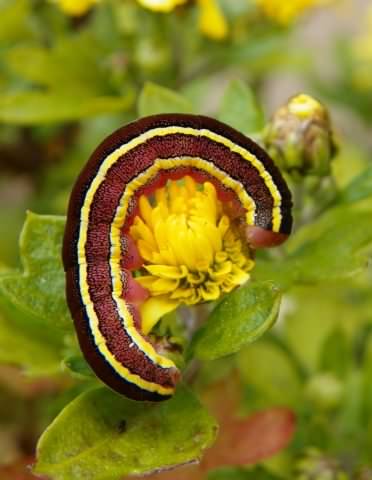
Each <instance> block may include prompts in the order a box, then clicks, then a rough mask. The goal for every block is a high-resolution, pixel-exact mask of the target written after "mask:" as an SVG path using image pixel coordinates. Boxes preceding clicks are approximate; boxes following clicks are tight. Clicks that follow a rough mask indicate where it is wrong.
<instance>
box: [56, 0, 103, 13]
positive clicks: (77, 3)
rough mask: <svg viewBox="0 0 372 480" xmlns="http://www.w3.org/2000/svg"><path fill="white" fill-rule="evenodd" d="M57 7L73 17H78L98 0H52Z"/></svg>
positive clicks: (98, 0)
mask: <svg viewBox="0 0 372 480" xmlns="http://www.w3.org/2000/svg"><path fill="white" fill-rule="evenodd" d="M54 2H55V3H57V4H58V6H59V8H60V9H61V10H62V11H63V12H64V13H66V14H67V15H71V16H74V17H79V16H81V15H84V14H85V13H87V12H88V11H89V10H90V9H91V8H92V7H93V6H94V5H95V4H96V3H98V2H100V0H54Z"/></svg>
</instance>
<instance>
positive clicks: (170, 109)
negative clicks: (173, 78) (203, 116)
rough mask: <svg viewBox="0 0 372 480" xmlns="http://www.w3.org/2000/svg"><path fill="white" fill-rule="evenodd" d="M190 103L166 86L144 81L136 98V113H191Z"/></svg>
mask: <svg viewBox="0 0 372 480" xmlns="http://www.w3.org/2000/svg"><path fill="white" fill-rule="evenodd" d="M192 112H193V106H192V104H191V103H190V102H189V101H188V100H187V99H186V98H184V97H182V96H181V95H179V94H178V93H176V92H173V91H172V90H169V89H168V88H164V87H160V86H159V85H155V84H154V83H150V82H149V83H146V84H145V86H144V87H143V90H142V92H141V94H140V96H139V99H138V113H139V115H140V116H141V117H144V116H146V115H155V114H158V113H192Z"/></svg>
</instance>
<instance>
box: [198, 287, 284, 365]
mask: <svg viewBox="0 0 372 480" xmlns="http://www.w3.org/2000/svg"><path fill="white" fill-rule="evenodd" d="M280 300H281V292H280V291H279V290H278V288H276V287H275V285H273V284H272V283H269V282H259V283H247V284H246V285H244V286H243V287H241V288H239V289H237V290H235V291H234V292H232V293H231V294H230V295H228V296H226V297H225V298H224V299H223V300H222V301H221V302H220V303H219V304H218V305H217V307H216V308H215V309H214V310H213V312H212V313H211V315H210V316H209V318H208V320H207V321H206V323H205V324H204V325H203V327H202V328H201V329H200V330H198V332H197V333H196V334H195V336H194V338H193V339H192V342H191V346H190V355H191V354H193V355H195V356H196V357H198V358H200V359H204V360H213V359H216V358H219V357H223V356H225V355H229V354H231V353H235V352H238V351H239V350H240V349H241V348H242V347H243V346H244V345H246V344H247V343H250V342H253V341H254V340H256V339H257V338H259V337H260V336H261V335H263V334H264V333H265V332H266V331H267V330H268V329H269V328H270V327H271V326H272V325H273V323H274V322H275V320H276V318H277V315H278V312H279V307H280Z"/></svg>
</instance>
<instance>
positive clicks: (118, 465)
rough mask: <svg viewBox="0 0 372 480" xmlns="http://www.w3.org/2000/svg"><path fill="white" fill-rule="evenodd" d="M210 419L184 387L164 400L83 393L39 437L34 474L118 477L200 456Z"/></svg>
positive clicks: (58, 478) (209, 435)
mask: <svg viewBox="0 0 372 480" xmlns="http://www.w3.org/2000/svg"><path fill="white" fill-rule="evenodd" d="M216 431H217V426H216V423H215V421H214V419H213V418H212V417H211V416H210V415H209V413H208V412H207V411H206V410H205V409H204V408H203V407H202V406H201V404H200V403H199V401H198V400H197V399H196V398H195V397H194V395H193V394H192V393H191V392H190V391H189V390H187V389H185V388H182V387H180V388H179V389H178V391H177V393H176V395H175V396H174V397H173V398H172V399H171V400H169V401H166V402H162V403H158V404H150V403H139V402H134V401H131V400H128V399H126V398H124V397H121V396H119V395H117V394H116V393H114V392H112V391H110V390H108V389H106V388H99V389H95V390H92V391H90V392H87V393H84V394H83V395H81V396H80V397H78V398H77V399H76V400H74V401H73V402H72V403H71V404H70V405H68V406H67V407H66V408H65V409H64V410H63V411H62V413H61V414H60V415H59V416H58V417H57V418H56V419H55V420H54V422H53V423H52V424H51V425H50V426H49V428H48V429H47V430H46V432H45V433H44V434H43V435H42V437H41V439H40V441H39V445H38V449H37V457H38V462H37V465H36V473H37V474H46V475H48V476H49V475H50V476H51V477H52V478H53V479H54V480H71V479H72V478H73V479H74V480H79V479H87V478H94V480H119V479H121V478H122V477H123V476H124V475H128V474H132V475H143V474H147V473H149V472H153V471H156V470H158V469H163V468H171V467H174V466H176V465H180V464H184V463H188V462H192V461H195V460H198V459H200V457H201V455H202V453H203V451H204V450H205V449H206V448H207V447H209V446H210V445H211V444H212V443H213V441H214V439H215V436H216Z"/></svg>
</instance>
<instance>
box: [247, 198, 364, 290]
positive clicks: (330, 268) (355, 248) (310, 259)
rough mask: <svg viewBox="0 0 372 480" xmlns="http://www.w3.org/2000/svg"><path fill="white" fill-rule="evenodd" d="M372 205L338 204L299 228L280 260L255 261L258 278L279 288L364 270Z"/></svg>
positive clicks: (327, 280) (335, 277)
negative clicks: (284, 256)
mask: <svg viewBox="0 0 372 480" xmlns="http://www.w3.org/2000/svg"><path fill="white" fill-rule="evenodd" d="M371 215H372V211H371V206H370V205H367V208H363V207H362V208H358V206H357V205H355V206H354V205H353V206H344V205H343V206H339V207H337V208H333V209H332V210H329V211H328V212H326V213H325V214H324V215H322V216H321V217H320V218H319V219H318V220H316V221H314V222H312V223H309V224H307V225H306V226H304V227H302V228H301V229H300V230H299V231H298V232H296V234H295V235H293V236H292V237H291V238H290V239H289V241H288V242H287V245H286V247H287V251H288V253H289V254H288V256H287V257H286V258H284V259H283V260H281V261H275V262H272V261H271V262H267V261H260V262H257V268H256V269H255V272H254V273H255V275H256V277H257V278H260V279H262V278H264V279H270V280H273V281H275V282H276V283H277V284H278V285H280V286H281V288H283V289H286V288H289V287H290V286H291V285H293V284H295V285H300V284H316V283H320V282H329V281H332V280H338V279H342V278H347V277H350V276H352V275H355V274H356V273H358V272H360V271H361V270H363V269H364V268H365V267H366V265H367V261H368V258H369V252H368V249H370V247H371V245H372V222H371Z"/></svg>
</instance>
